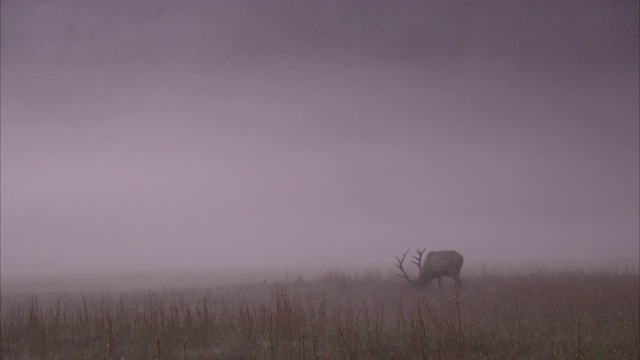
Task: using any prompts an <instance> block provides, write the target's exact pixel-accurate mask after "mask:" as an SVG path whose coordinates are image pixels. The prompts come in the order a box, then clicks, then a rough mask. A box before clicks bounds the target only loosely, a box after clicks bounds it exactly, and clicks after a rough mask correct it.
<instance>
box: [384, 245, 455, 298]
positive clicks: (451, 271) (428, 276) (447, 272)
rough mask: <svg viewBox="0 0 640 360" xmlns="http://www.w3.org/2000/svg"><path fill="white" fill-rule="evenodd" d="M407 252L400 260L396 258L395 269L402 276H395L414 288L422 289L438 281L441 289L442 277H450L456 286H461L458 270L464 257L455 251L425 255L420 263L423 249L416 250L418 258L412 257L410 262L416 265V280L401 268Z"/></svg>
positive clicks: (434, 252) (433, 252) (432, 252)
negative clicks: (435, 280)
mask: <svg viewBox="0 0 640 360" xmlns="http://www.w3.org/2000/svg"><path fill="white" fill-rule="evenodd" d="M409 250H411V249H409ZM409 250H407V252H405V253H404V255H402V259H401V258H399V257H396V260H398V262H397V263H396V267H398V269H400V271H402V274H397V275H398V276H400V277H402V278H405V279H407V281H409V283H411V285H412V286H413V287H414V288H416V289H424V288H426V287H427V286H429V284H431V281H432V280H433V279H438V285H439V287H440V288H441V287H442V277H443V276H449V277H452V278H453V280H455V282H456V286H461V285H462V280H460V270H461V269H462V263H463V262H464V257H463V256H462V255H460V254H459V253H458V252H457V251H431V252H430V253H428V254H427V257H426V258H425V259H424V262H422V254H423V253H424V251H425V249H422V250H416V252H417V253H418V256H414V257H413V259H414V260H412V261H411V262H412V263H414V264H416V265H418V269H419V270H420V275H418V278H417V279H415V280H411V278H409V275H407V272H406V271H405V270H404V267H403V263H404V259H405V258H406V257H407V254H408V253H409Z"/></svg>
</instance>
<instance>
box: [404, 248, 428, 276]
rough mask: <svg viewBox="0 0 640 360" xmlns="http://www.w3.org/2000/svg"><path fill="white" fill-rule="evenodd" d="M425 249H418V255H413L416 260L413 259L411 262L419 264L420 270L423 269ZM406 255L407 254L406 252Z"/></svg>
mask: <svg viewBox="0 0 640 360" xmlns="http://www.w3.org/2000/svg"><path fill="white" fill-rule="evenodd" d="M425 250H426V248H425V249H422V250H416V252H417V253H418V256H415V255H414V256H413V258H414V259H415V260H412V261H411V262H412V263H414V264H416V265H418V269H420V271H422V254H423V253H424V251H425ZM405 255H406V254H405Z"/></svg>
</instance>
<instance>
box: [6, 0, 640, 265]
mask: <svg viewBox="0 0 640 360" xmlns="http://www.w3.org/2000/svg"><path fill="white" fill-rule="evenodd" d="M638 14H639V12H638V1H622V0H618V1H616V0H611V1H604V0H602V1H556V0H546V1H530V2H515V1H498V0H493V1H483V2H469V1H463V0H456V1H437V0H429V1H418V0H414V1H409V0H403V1H393V2H391V1H360V0H345V1H342V0H340V1H339V0H331V1H322V2H316V1H284V0H266V1H249V0H238V1H205V0H188V1H168V0H165V1H151V0H148V1H137V2H131V1H123V0H118V1H109V2H85V1H80V0H54V1H18V0H3V1H2V8H1V16H2V19H1V36H2V39H1V40H2V41H1V46H2V48H1V71H2V76H1V93H0V94H1V271H2V275H3V276H9V275H29V274H89V273H91V274H100V273H114V272H136V271H144V272H154V271H164V272H166V271H234V270H238V271H243V270H260V269H271V270H275V271H277V270H279V269H283V270H285V269H305V268H318V269H321V268H334V267H339V268H345V267H346V268H351V269H359V268H366V267H370V266H378V267H383V268H384V267H390V266H393V262H394V261H395V256H396V255H399V254H402V253H403V252H404V251H406V250H407V249H408V248H413V249H415V248H427V249H428V250H442V249H455V250H457V251H459V252H460V253H462V254H463V255H464V256H465V264H468V265H465V266H472V265H474V264H475V265H478V264H523V263H526V264H537V265H540V266H544V265H554V266H555V265H558V264H560V265H562V264H571V265H572V266H573V265H580V266H594V265H595V266H611V265H612V264H613V265H616V264H620V265H622V266H627V265H628V264H636V266H637V262H638V252H639V250H640V249H639V236H640V235H639V220H638V218H639V216H640V212H639V196H640V195H639V194H640V193H639V185H638V184H639V182H640V179H639V165H638V164H639V155H638V154H639V140H638V138H639V118H640V112H639V100H638V99H639V97H640V94H639V69H638V66H639V50H638V43H639V26H638V23H639V20H638V19H639V17H638Z"/></svg>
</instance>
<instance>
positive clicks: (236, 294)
mask: <svg viewBox="0 0 640 360" xmlns="http://www.w3.org/2000/svg"><path fill="white" fill-rule="evenodd" d="M639 280H640V279H639V276H638V274H636V273H615V272H580V271H569V272H542V271H540V272H522V273H511V274H501V273H492V274H486V273H485V274H479V275H475V276H468V277H466V278H464V281H465V283H464V287H463V289H462V291H461V293H460V294H457V293H456V291H455V288H454V287H453V285H452V283H451V282H450V281H447V282H446V285H447V286H445V288H444V289H443V290H442V291H439V290H438V287H437V284H434V285H435V286H434V287H433V288H431V289H429V290H428V291H426V292H422V293H418V292H415V291H413V290H412V289H409V288H406V287H405V285H404V284H403V283H402V282H399V281H398V280H397V279H396V278H395V277H394V276H392V275H383V274H379V273H366V274H361V275H347V274H344V273H339V272H331V273H327V274H325V275H323V276H321V277H318V278H316V279H312V280H296V281H289V282H286V283H285V282H280V283H278V282H273V283H262V284H253V285H238V286H231V287H216V288H209V289H202V288H190V289H182V290H171V291H170V290H167V291H147V292H144V291H137V292H125V293H102V294H73V293H66V294H37V295H7V294H4V295H3V296H2V320H1V321H2V324H1V337H0V340H1V354H0V355H1V357H2V359H74V358H75V359H79V358H83V359H218V358H219V359H334V358H335V359H638V358H639V356H640V336H639V333H640V323H639V314H638V308H639V306H640V290H639Z"/></svg>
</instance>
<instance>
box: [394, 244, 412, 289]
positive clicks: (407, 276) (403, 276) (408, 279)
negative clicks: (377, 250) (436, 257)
mask: <svg viewBox="0 0 640 360" xmlns="http://www.w3.org/2000/svg"><path fill="white" fill-rule="evenodd" d="M409 250H411V249H409ZM409 250H407V252H405V253H404V255H402V259H400V258H399V257H397V256H396V260H398V262H397V263H396V267H397V268H398V269H400V271H402V274H396V275H398V276H399V277H401V278H405V279H407V281H409V282H410V283H413V280H411V279H410V278H409V275H407V272H406V271H404V267H403V266H402V263H404V259H405V258H406V257H407V254H408V253H409Z"/></svg>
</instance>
